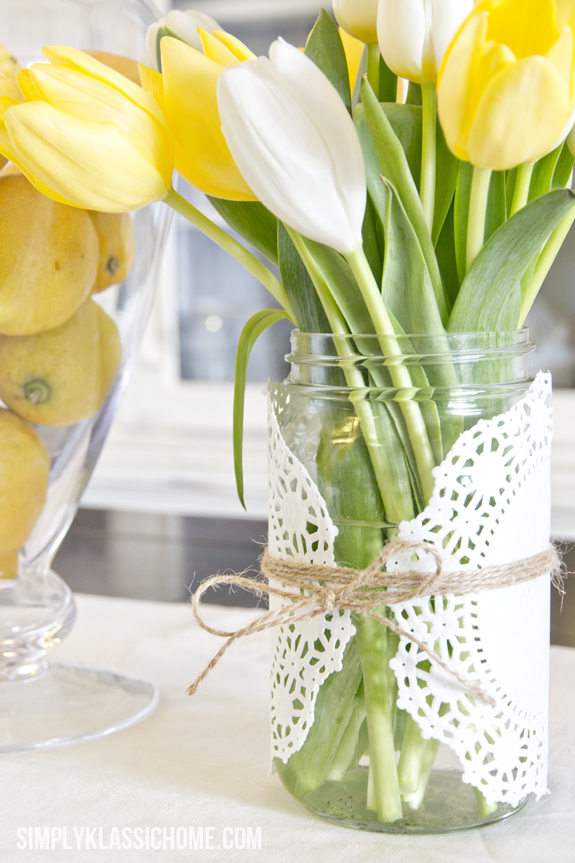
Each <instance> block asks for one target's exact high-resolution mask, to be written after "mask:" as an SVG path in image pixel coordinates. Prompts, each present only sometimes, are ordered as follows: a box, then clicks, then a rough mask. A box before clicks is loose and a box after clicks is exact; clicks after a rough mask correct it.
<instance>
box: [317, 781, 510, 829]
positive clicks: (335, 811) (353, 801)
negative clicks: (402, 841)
mask: <svg viewBox="0 0 575 863" xmlns="http://www.w3.org/2000/svg"><path fill="white" fill-rule="evenodd" d="M367 773H368V771H367V768H362V767H358V768H357V769H356V770H353V771H350V772H349V773H347V774H346V776H345V778H344V779H343V780H342V781H340V782H325V783H324V784H323V785H322V786H321V787H320V788H318V789H317V790H316V791H314V792H312V793H311V794H308V795H307V796H306V797H304V798H303V800H302V802H303V803H304V805H305V806H306V807H307V808H308V809H310V810H311V811H312V812H313V813H314V814H315V815H319V817H320V818H323V819H325V820H326V821H330V822H331V823H332V824H339V825H341V826H342V827H351V828H353V829H355V830H369V831H371V832H376V833H377V832H379V833H420V834H426V833H451V832H453V831H456V830H468V829H470V828H472V827H483V826H485V825H486V824H493V823H494V822H496V821H502V820H503V819H504V818H509V816H510V815H513V814H514V813H515V812H519V811H520V810H521V809H522V808H523V807H524V806H525V803H526V800H527V798H525V799H524V800H522V801H521V802H520V803H519V805H518V806H510V805H508V804H505V803H500V804H499V805H498V807H497V809H496V810H495V811H494V812H492V813H491V814H489V815H486V816H485V817H482V816H481V814H480V812H479V808H478V804H477V798H476V796H475V792H474V789H473V788H472V787H471V786H470V785H464V784H463V782H462V781H461V772H460V771H458V770H433V771H432V773H431V777H430V779H429V784H428V786H427V790H426V793H425V799H424V801H423V803H422V805H421V807H420V808H419V809H417V810H415V811H414V810H413V809H411V808H410V807H409V806H408V805H407V804H405V803H404V804H403V818H401V819H399V820H398V821H393V822H382V821H379V820H378V817H377V812H373V811H371V810H369V809H366V800H367Z"/></svg>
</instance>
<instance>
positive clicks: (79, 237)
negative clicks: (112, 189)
mask: <svg viewBox="0 0 575 863" xmlns="http://www.w3.org/2000/svg"><path fill="white" fill-rule="evenodd" d="M98 260H99V243H98V235H97V233H96V229H95V227H94V223H93V222H92V219H91V218H90V216H89V215H88V213H87V212H86V211H85V210H80V209H78V208H76V207H68V206H66V205H65V204H59V203H57V202H56V201H52V200H51V199H50V198H47V197H46V196H45V195H42V193H41V192H38V191H37V190H36V189H35V188H34V186H33V185H32V184H31V183H30V182H29V181H28V180H27V179H26V177H25V176H24V175H23V174H16V175H12V174H8V175H4V176H1V177H0V333H6V334H8V335H29V334H31V333H40V332H43V331H44V330H51V329H53V328H54V327H58V326H59V325H60V324H63V323H64V321H66V320H68V318H70V317H72V315H73V314H74V312H75V311H76V310H77V309H78V308H79V306H80V305H81V304H82V303H83V302H84V300H85V299H86V297H87V296H88V294H89V293H90V290H91V288H92V286H93V284H94V282H95V280H96V274H97V271H98Z"/></svg>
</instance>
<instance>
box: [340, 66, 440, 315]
mask: <svg viewBox="0 0 575 863" xmlns="http://www.w3.org/2000/svg"><path fill="white" fill-rule="evenodd" d="M362 98H363V106H364V110H365V118H366V120H367V126H368V129H369V134H370V136H371V141H372V144H373V148H374V150H375V152H376V155H377V159H378V162H379V166H380V169H381V173H382V174H383V176H384V177H385V178H386V179H388V180H389V181H390V182H391V183H393V185H394V187H395V189H396V190H397V193H398V195H399V198H400V200H401V203H402V204H403V206H404V208H405V212H406V213H407V217H408V219H409V221H410V222H411V224H412V225H413V227H414V229H415V233H416V235H417V239H418V241H419V245H420V246H421V251H422V253H423V256H424V258H425V262H426V264H427V268H428V270H429V275H430V277H431V284H432V285H433V291H434V293H435V297H436V300H437V306H438V308H439V312H440V315H441V319H442V321H444V322H445V321H446V320H447V317H448V309H447V299H446V296H445V291H444V288H443V284H442V282H441V275H440V272H439V266H438V263H437V258H436V256H435V249H434V246H433V242H432V239H431V234H430V232H429V229H428V227H427V224H426V222H425V215H424V212H423V207H422V205H421V200H420V198H419V194H418V191H417V186H416V185H415V182H414V180H413V177H412V175H411V171H410V168H409V164H408V161H407V158H406V156H405V153H404V151H403V148H402V146H401V143H400V141H399V139H398V137H397V135H396V134H395V132H394V131H393V128H392V127H391V124H390V122H389V120H388V119H387V117H386V115H385V111H384V110H383V109H382V107H381V105H380V104H379V102H378V101H377V99H376V97H375V94H374V92H373V90H372V88H371V87H370V85H369V82H368V81H364V83H363V86H362ZM358 108H359V106H356V109H355V113H356V114H358V115H359V111H358ZM356 128H358V127H357V126H356ZM358 134H360V129H359V128H358ZM361 138H362V135H360V140H361ZM374 203H375V201H374Z"/></svg>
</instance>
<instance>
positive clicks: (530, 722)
mask: <svg viewBox="0 0 575 863" xmlns="http://www.w3.org/2000/svg"><path fill="white" fill-rule="evenodd" d="M284 393H285V391H284V390H283V388H278V389H277V390H276V391H275V392H273V393H272V394H271V403H272V409H271V410H270V420H269V448H270V538H269V544H270V551H271V553H272V554H273V555H274V556H276V557H279V558H284V559H289V558H291V559H294V560H299V561H307V562H310V563H323V564H330V563H334V555H333V540H334V538H335V536H336V534H337V529H336V528H335V526H334V525H333V522H332V521H331V518H330V517H329V514H328V512H327V508H326V505H325V501H324V500H323V498H322V497H321V495H320V493H319V491H318V489H317V487H316V485H315V484H314V483H313V481H312V479H311V477H310V476H309V473H308V471H307V470H306V469H305V468H304V467H303V465H301V463H300V462H299V461H298V460H297V459H296V458H295V456H294V455H293V453H291V452H290V450H289V448H288V447H287V446H286V444H285V442H284V441H283V438H282V435H281V432H280V429H279V425H278V422H277V419H276V412H277V415H278V417H281V414H282V413H283V411H284V409H285V404H284V402H283V401H282V399H283V398H285V395H284ZM287 398H288V399H289V396H287ZM551 436H552V414H551V381H550V378H549V376H548V375H543V374H539V375H538V376H537V378H536V379H535V381H534V382H533V384H532V386H531V387H530V389H529V391H528V393H527V394H526V395H525V397H524V398H523V399H522V400H521V401H520V402H519V403H518V404H517V405H515V407H513V408H512V409H511V410H510V411H508V412H506V413H505V414H502V415H501V416H498V417H495V418H494V419H491V420H480V421H479V422H478V423H477V424H476V425H475V426H474V427H473V428H472V429H471V430H469V431H467V432H465V433H464V434H462V435H461V436H460V438H459V439H458V440H457V442H456V443H455V445H454V446H453V447H452V449H451V451H450V452H449V454H448V455H447V457H446V458H445V459H444V461H443V462H442V463H441V465H439V466H438V467H437V468H435V471H434V479H435V488H434V492H433V495H432V498H431V500H430V502H429V504H428V506H427V507H426V509H425V510H424V511H423V512H422V513H421V514H420V515H419V516H417V518H415V519H413V520H412V521H410V522H404V523H403V524H402V525H401V526H400V535H401V536H404V537H414V538H417V539H421V540H425V541H427V542H430V543H432V544H434V545H436V546H437V547H438V548H440V549H441V550H442V552H443V554H444V555H445V558H446V563H445V565H446V567H447V568H449V567H451V568H454V569H460V568H465V567H469V568H476V567H481V566H486V565H490V564H501V563H506V562H510V561H514V560H519V559H522V558H525V557H529V556H530V555H532V554H536V553H538V552H541V551H544V550H545V548H546V547H547V544H548V542H549V512H550V501H549V493H550V492H549V488H550V481H549V469H550V444H551ZM427 557H428V556H427V555H425V553H421V554H420V555H419V560H418V561H417V563H416V564H414V563H413V561H409V562H408V561H406V560H402V559H401V558H400V557H398V559H397V560H396V561H394V562H393V564H391V565H390V567H389V568H391V567H393V566H394V565H395V566H396V567H398V568H403V567H404V566H405V565H406V564H407V563H409V564H410V566H411V568H417V569H421V570H423V571H427V570H431V569H432V565H431V561H430V560H426V558H427ZM433 606H435V607H433ZM394 611H395V614H396V618H397V621H398V623H399V624H400V625H401V626H402V628H404V629H405V630H406V631H408V632H413V633H414V634H415V635H416V636H417V637H418V638H419V639H420V640H421V641H423V642H424V643H425V644H426V645H427V646H428V647H430V648H431V649H434V650H436V651H437V652H438V653H439V655H440V656H441V657H442V658H444V659H445V660H446V661H448V662H449V663H450V664H452V665H453V667H454V668H456V669H457V670H458V671H460V672H461V673H462V674H463V675H464V676H465V677H466V678H468V679H470V680H473V681H476V682H477V683H479V685H480V686H481V687H482V688H483V689H484V690H485V691H487V692H488V693H489V694H490V695H492V696H493V697H494V698H495V699H496V706H495V707H491V706H489V705H487V704H485V703H484V702H481V701H479V700H478V699H473V698H471V697H470V696H469V695H468V694H467V693H466V692H465V690H464V689H463V688H462V687H461V686H460V685H459V684H458V683H457V681H455V679H454V678H452V677H450V676H449V675H448V674H447V673H446V672H444V671H443V670H442V669H441V668H439V667H438V666H436V665H434V664H433V663H429V661H428V660H427V657H426V655H425V654H423V653H422V652H421V651H420V650H419V649H418V648H417V646H416V645H415V644H413V642H410V641H408V640H407V639H405V638H401V639H400V646H399V650H398V653H397V655H396V657H395V658H394V659H393V660H392V661H391V667H392V668H393V670H394V673H395V675H396V677H397V680H398V686H399V696H398V705H399V707H401V708H403V709H405V710H407V711H408V712H409V713H410V714H411V715H412V716H413V718H414V719H415V720H416V722H417V723H418V725H419V727H420V729H421V731H422V734H423V736H424V737H434V738H436V739H437V740H441V741H443V742H444V743H446V744H447V745H448V746H450V747H451V748H452V749H453V751H454V752H456V754H457V755H458V757H459V760H460V761H461V764H462V767H463V771H464V772H463V781H464V782H468V783H470V784H472V785H474V786H475V787H477V788H479V789H480V790H481V791H482V793H483V794H484V796H485V798H486V799H487V802H488V803H492V802H507V803H509V804H511V805H515V804H517V803H518V802H519V801H520V800H521V799H522V798H523V797H524V796H525V795H526V794H529V793H530V792H534V793H535V794H536V795H537V796H538V797H540V796H541V795H542V794H544V793H545V792H546V788H547V693H548V667H549V579H548V578H547V577H542V578H540V579H537V580H535V581H532V582H527V583H525V584H523V585H519V586H517V587H509V588H504V589H502V590H496V591H487V592H485V593H481V594H468V595H466V596H463V597H461V596H454V595H449V596H445V597H442V598H437V599H436V600H435V601H430V600H426V599H424V600H419V601H417V602H410V603H405V604H403V605H401V606H399V605H396V606H394ZM353 634H354V627H353V625H352V623H351V620H350V616H349V613H347V612H345V613H344V612H341V613H340V614H339V615H336V616H334V620H332V621H327V622H325V621H322V620H321V619H316V620H313V621H310V622H306V623H304V624H298V625H297V626H291V627H282V628H279V631H278V632H277V633H276V646H275V650H274V657H273V665H272V735H273V749H274V755H276V756H277V757H280V758H281V759H282V760H283V761H284V762H285V761H287V760H288V758H289V756H290V755H291V754H292V753H293V752H296V751H297V750H298V749H300V748H301V746H302V745H303V743H304V741H305V738H306V736H307V732H308V730H309V728H310V727H311V725H312V723H313V716H314V705H315V698H316V696H317V692H318V690H319V687H320V685H321V683H322V682H323V681H324V680H325V679H326V677H327V676H328V675H329V674H331V673H332V671H337V670H340V669H341V658H342V656H343V651H344V649H345V646H346V644H347V643H348V641H349V639H350V638H351V636H352V635H353ZM318 644H319V645H321V649H320V650H319V651H317V645H318ZM314 645H315V649H316V653H315V654H314V653H313V651H314ZM304 655H305V660H304V659H303V656H304ZM308 657H309V658H312V657H313V659H314V660H315V662H310V661H308ZM420 664H421V665H420Z"/></svg>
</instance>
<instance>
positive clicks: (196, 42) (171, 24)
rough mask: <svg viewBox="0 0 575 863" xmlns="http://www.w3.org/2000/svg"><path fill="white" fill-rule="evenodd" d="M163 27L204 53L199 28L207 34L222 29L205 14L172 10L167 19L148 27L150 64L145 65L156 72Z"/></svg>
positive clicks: (192, 10)
mask: <svg viewBox="0 0 575 863" xmlns="http://www.w3.org/2000/svg"><path fill="white" fill-rule="evenodd" d="M162 27H165V28H167V29H168V30H169V31H170V32H171V33H173V34H174V36H177V37H178V39H181V40H182V42H187V43H188V45H191V46H192V48H195V49H196V50H197V51H202V52H203V47H202V40H201V39H200V36H199V33H198V27H201V28H202V30H205V31H206V32H207V33H212V32H213V31H214V30H221V29H222V28H221V27H220V25H219V24H218V22H217V21H215V20H214V18H212V17H210V15H205V14H204V13H203V12H196V11H195V10H194V9H186V11H185V12H180V11H179V10H178V9H172V11H171V12H169V13H168V14H167V15H166V17H165V18H160V20H159V21H158V23H157V24H152V25H151V27H148V32H147V33H146V49H147V56H146V58H145V59H147V60H148V62H147V63H144V65H146V66H150V67H151V68H152V69H154V70H155V71H156V72H157V71H158V59H157V44H156V43H157V38H158V30H160V28H162Z"/></svg>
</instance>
